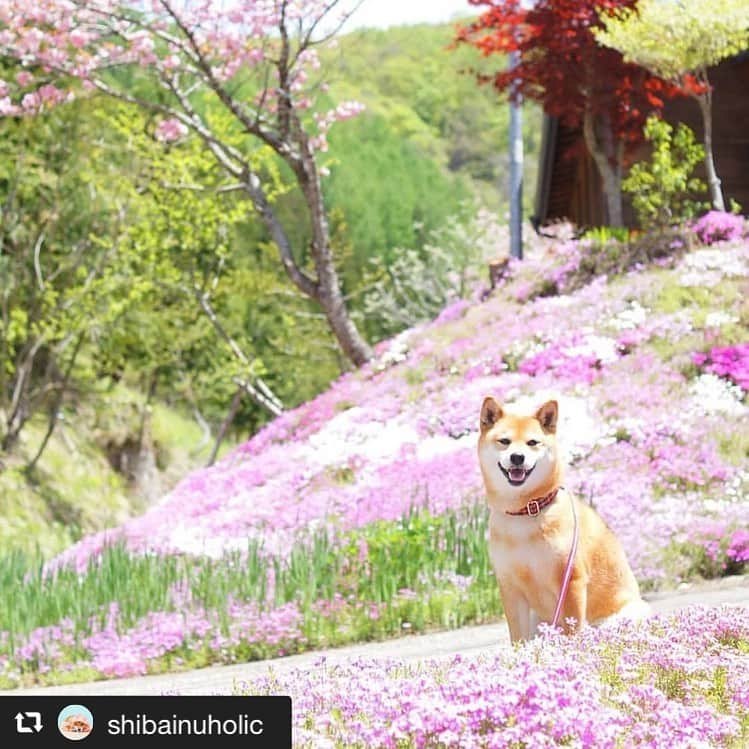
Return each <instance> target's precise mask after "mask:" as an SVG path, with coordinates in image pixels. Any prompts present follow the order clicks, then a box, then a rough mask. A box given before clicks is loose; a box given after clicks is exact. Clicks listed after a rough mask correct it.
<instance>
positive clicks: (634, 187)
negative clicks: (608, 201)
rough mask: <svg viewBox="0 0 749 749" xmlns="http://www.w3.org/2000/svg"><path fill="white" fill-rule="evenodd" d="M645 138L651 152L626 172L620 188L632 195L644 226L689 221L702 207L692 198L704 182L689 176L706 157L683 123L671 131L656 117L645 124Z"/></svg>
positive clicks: (662, 226)
mask: <svg viewBox="0 0 749 749" xmlns="http://www.w3.org/2000/svg"><path fill="white" fill-rule="evenodd" d="M645 138H646V140H647V141H648V142H649V143H650V145H651V148H652V153H651V155H650V159H649V160H647V161H642V162H638V163H637V164H635V165H634V166H633V167H632V168H631V169H630V171H629V175H628V176H627V178H626V179H625V180H624V182H623V183H622V188H623V189H624V191H625V192H628V193H629V194H630V195H631V196H632V205H633V207H634V209H635V213H636V214H637V218H638V220H639V222H640V225H641V226H643V227H647V226H655V227H657V228H665V227H667V226H670V225H671V224H673V223H674V222H675V221H682V220H684V219H688V218H692V217H693V216H694V214H695V213H696V211H697V210H698V209H699V208H700V207H701V206H700V204H699V203H697V202H695V201H694V200H693V196H694V195H696V194H698V193H700V192H701V191H704V189H705V183H704V182H703V181H702V180H700V179H697V178H695V177H693V176H692V173H693V171H694V168H695V166H696V165H697V164H698V163H699V162H700V161H702V160H703V159H704V158H705V149H704V148H703V147H702V146H701V145H700V144H699V143H697V142H696V141H695V139H694V133H693V132H692V131H691V130H690V129H689V128H688V127H687V126H686V125H684V124H683V123H681V124H679V125H678V126H677V128H676V132H674V128H673V127H671V125H669V124H668V123H667V122H664V121H663V120H659V119H658V118H657V117H650V118H649V119H648V121H647V123H646V125H645Z"/></svg>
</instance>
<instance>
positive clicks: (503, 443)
mask: <svg viewBox="0 0 749 749" xmlns="http://www.w3.org/2000/svg"><path fill="white" fill-rule="evenodd" d="M497 442H499V444H500V445H505V446H506V445H509V444H510V440H508V439H507V437H502V439H501V440H497Z"/></svg>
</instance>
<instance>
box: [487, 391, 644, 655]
mask: <svg viewBox="0 0 749 749" xmlns="http://www.w3.org/2000/svg"><path fill="white" fill-rule="evenodd" d="M557 416H558V405H557V403H556V401H548V402H547V403H545V404H544V405H543V406H541V408H539V409H538V410H537V411H536V412H535V413H534V414H531V415H528V414H522V413H515V412H512V411H510V410H508V409H507V408H505V407H503V406H501V405H500V404H499V403H498V402H497V401H496V400H495V399H494V398H492V397H487V398H485V399H484V403H483V405H482V408H481V420H480V427H481V434H480V436H479V444H478V452H479V464H480V466H481V473H482V475H483V477H484V485H485V487H486V494H487V502H488V504H489V510H490V516H489V554H490V557H491V560H492V565H493V567H494V572H495V575H496V577H497V582H498V583H499V589H500V593H501V595H502V601H503V604H504V608H505V615H506V617H507V624H508V626H509V629H510V638H511V639H512V641H513V642H518V641H521V640H527V639H529V638H530V637H532V636H533V635H534V634H535V627H536V624H537V622H539V621H540V622H547V623H550V622H551V621H552V619H553V616H554V609H555V607H556V604H557V598H558V596H559V591H560V589H561V586H562V579H563V576H564V571H565V567H566V564H567V556H568V554H569V550H570V547H571V545H572V540H573V529H574V520H573V515H572V507H571V506H570V501H572V502H574V503H575V508H576V510H577V516H578V523H579V526H578V527H579V544H578V550H577V555H576V557H575V564H574V567H573V573H572V579H571V582H570V587H569V590H568V593H567V597H566V599H565V605H564V608H563V609H562V616H561V619H562V621H561V622H560V623H561V624H563V626H564V627H565V630H566V631H570V627H569V626H568V625H567V624H566V623H565V622H564V620H565V619H567V618H570V617H571V618H574V619H575V620H576V624H575V628H578V627H581V626H584V625H585V624H597V623H599V622H602V621H603V620H605V619H607V618H609V617H616V616H617V615H622V616H625V615H626V616H635V617H637V618H639V617H640V616H642V615H643V614H645V613H646V612H647V604H645V603H644V602H643V601H642V599H641V598H640V591H639V588H638V585H637V580H636V579H635V577H634V575H633V574H632V570H631V569H630V567H629V564H628V562H627V559H626V556H625V554H624V550H623V549H622V546H621V544H620V543H619V540H618V539H617V538H616V536H615V535H614V534H613V533H612V532H611V530H609V528H608V527H607V526H606V524H605V523H604V522H603V520H602V519H601V518H600V516H599V515H598V514H597V513H596V512H595V511H594V510H593V509H592V508H591V507H589V506H588V505H586V504H583V503H582V502H580V501H579V500H578V499H577V498H575V497H574V496H572V495H571V493H570V492H568V491H567V490H566V489H564V488H562V489H560V491H559V493H558V494H557V498H556V500H555V501H554V502H553V503H552V504H550V505H549V506H548V507H547V508H545V509H544V510H542V511H541V513H540V514H539V515H538V516H536V517H529V516H527V515H520V516H513V515H508V514H507V511H518V510H520V509H522V508H523V507H524V506H525V505H526V504H527V503H528V502H529V501H530V500H532V499H537V498H540V497H543V496H545V495H546V494H548V493H549V492H551V491H553V490H554V489H556V488H558V487H562V486H563V473H564V471H563V465H562V460H561V459H560V456H559V450H558V447H557V439H556V426H557ZM501 440H504V442H505V443H507V444H504V443H502V442H501ZM508 440H509V442H507V441H508ZM529 442H530V443H531V444H529ZM533 442H536V443H537V444H533ZM512 455H514V456H515V458H514V460H515V461H519V459H520V457H522V458H523V463H522V466H523V467H516V465H515V464H514V463H513V459H512V457H511V456H512ZM531 466H532V468H530V470H529V471H528V472H527V473H526V474H525V476H524V477H523V478H520V479H517V478H516V474H517V472H518V471H519V472H520V475H522V474H523V471H524V470H525V469H527V468H529V467H531ZM503 469H504V470H503ZM508 472H509V473H508ZM511 479H512V480H511ZM513 481H515V483H513ZM518 482H522V483H518ZM602 501H605V499H602ZM625 608H626V611H625Z"/></svg>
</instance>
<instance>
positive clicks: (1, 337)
mask: <svg viewBox="0 0 749 749" xmlns="http://www.w3.org/2000/svg"><path fill="white" fill-rule="evenodd" d="M91 113H92V111H91V107H87V106H84V107H79V108H70V107H62V108H60V109H59V110H57V111H55V112H54V113H52V114H51V115H49V116H46V117H43V118H40V119H39V120H38V121H36V122H33V121H31V120H29V119H6V120H3V121H2V122H1V123H0V164H2V171H0V174H2V176H0V417H1V418H0V449H2V450H3V451H5V452H10V451H12V450H13V449H14V447H15V446H16V445H17V442H18V440H19V437H20V435H21V433H22V431H23V429H24V427H25V426H26V425H27V423H28V422H29V421H30V420H31V419H32V418H34V417H35V416H36V415H37V414H40V413H43V412H46V413H47V414H48V428H47V432H46V435H45V437H44V439H43V442H42V444H41V446H40V447H39V450H38V451H37V453H36V455H35V457H34V458H32V460H31V465H32V467H33V465H34V464H35V463H36V461H37V460H38V459H39V457H40V455H41V452H42V451H43V450H44V447H45V445H46V443H47V441H48V440H49V438H50V436H51V434H52V431H53V430H54V428H55V424H56V422H57V418H58V416H59V412H60V409H61V407H62V405H63V402H64V399H65V397H66V396H67V395H69V392H70V388H71V384H72V382H73V381H74V380H75V379H76V377H77V375H78V374H79V370H80V366H79V365H80V363H81V360H82V358H83V357H82V353H83V352H84V351H85V348H86V346H87V345H88V344H90V342H92V341H95V340H96V339H97V338H98V337H99V336H102V335H105V333H106V330H108V329H109V328H110V327H111V326H112V325H114V324H115V323H116V321H117V320H118V319H119V318H120V316H121V315H122V314H123V312H124V310H125V309H126V308H127V307H128V306H129V305H131V304H136V303H137V302H138V300H139V299H140V298H141V294H142V291H143V289H142V286H141V284H140V283H139V282H138V279H137V278H136V277H135V276H134V275H133V273H132V266H131V264H130V262H129V259H128V258H127V257H126V256H125V255H124V254H123V253H124V248H123V245H122V243H121V239H122V237H123V231H124V221H123V217H124V215H126V213H127V196H126V195H118V196H117V197H116V198H114V197H113V194H112V192H111V191H110V190H109V187H110V186H111V185H112V184H113V183H114V182H116V177H115V176H114V175H113V173H112V169H111V166H110V163H108V162H107V161H106V160H105V161H103V162H99V163H97V164H93V163H92V161H91V153H90V144H91V142H92V140H93V139H94V135H93V133H94V130H95V126H94V119H93V118H92V117H91Z"/></svg>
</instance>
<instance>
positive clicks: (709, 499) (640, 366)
mask: <svg viewBox="0 0 749 749" xmlns="http://www.w3.org/2000/svg"><path fill="white" fill-rule="evenodd" d="M719 218H720V217H718V219H719ZM718 219H716V217H715V216H712V217H710V218H709V219H706V220H705V221H703V222H702V223H701V224H700V225H699V226H698V227H697V229H696V231H695V232H694V233H692V234H689V236H687V237H685V238H684V239H683V240H682V239H673V240H670V246H669V247H667V248H666V251H665V252H660V253H655V254H653V255H652V256H650V257H649V258H648V262H650V263H651V264H649V265H648V266H645V265H642V264H640V265H635V266H633V267H631V268H630V269H629V270H628V271H627V272H625V273H622V274H620V275H616V276H613V275H612V276H611V277H606V276H605V275H596V273H597V271H595V268H596V267H598V266H597V265H596V264H597V263H600V262H601V261H602V258H603V259H608V260H607V262H608V261H610V260H612V258H613V260H617V258H618V255H617V253H621V252H624V251H625V248H624V247H623V246H621V245H617V244H616V243H613V244H601V243H597V242H595V241H592V240H572V239H569V240H559V241H554V242H549V243H547V244H545V245H543V246H538V247H536V248H533V250H532V251H531V252H529V257H528V259H526V260H524V261H523V262H522V263H518V264H511V265H510V267H509V268H508V271H507V273H506V275H505V279H504V281H503V282H502V283H501V284H500V286H499V288H498V289H497V290H495V292H494V293H493V294H492V295H491V296H489V297H488V298H487V299H485V300H484V301H478V300H476V301H475V302H473V303H469V302H467V301H464V300H461V301H456V302H455V303H454V304H452V305H451V306H449V307H448V308H446V309H445V310H444V311H443V312H442V313H441V314H440V315H439V317H438V318H437V319H436V320H434V321H432V322H430V323H428V324H424V325H420V326H418V327H415V328H412V329H410V330H407V331H406V332H404V333H402V334H401V335H399V336H398V337H397V338H395V339H394V340H391V341H388V342H386V343H384V344H382V345H380V346H379V349H378V358H377V360H376V361H374V362H373V363H371V364H369V365H367V366H366V367H364V368H363V369H361V370H359V371H356V372H354V373H351V374H347V375H345V376H343V377H341V378H340V379H339V380H337V381H336V382H335V383H333V385H332V386H331V387H330V389H329V390H328V391H326V392H325V393H323V394H322V395H320V396H319V397H317V398H316V399H314V400H313V401H311V402H309V403H306V404H304V405H302V406H301V407H299V408H297V409H296V410H294V411H291V412H287V413H284V414H283V415H282V416H281V417H279V418H277V419H276V420H275V421H274V422H272V423H271V424H270V425H269V426H267V427H266V428H264V429H263V430H262V431H261V432H259V433H258V434H256V435H255V436H253V437H252V438H251V439H250V440H249V441H248V442H247V443H246V444H244V445H243V446H241V447H240V448H238V449H237V450H235V451H234V452H233V453H232V454H230V455H229V456H227V457H226V458H225V459H224V460H222V461H221V462H220V463H219V464H217V465H216V466H214V467H212V468H207V469H204V470H200V471H196V472H194V473H192V474H191V475H189V476H187V477H186V478H185V479H184V480H183V481H182V483H181V484H179V485H178V486H177V487H176V488H175V489H174V491H172V492H171V494H169V495H168V496H166V497H164V498H163V500H162V501H161V502H159V503H158V504H157V505H155V506H154V507H152V508H151V509H150V510H149V511H148V512H146V513H145V514H144V515H142V516H141V517H138V518H135V519H132V520H130V521H128V522H126V523H125V524H124V525H122V526H121V527H119V528H116V529H113V530H111V531H107V532H105V533H99V534H96V535H93V536H89V537H87V538H84V539H83V540H82V541H81V542H79V543H78V544H76V545H75V546H73V547H72V548H70V549H69V550H67V551H66V552H65V553H64V554H62V555H61V556H60V557H58V558H57V559H56V560H54V562H53V563H52V564H51V565H48V567H47V571H46V573H45V574H38V575H37V574H36V573H32V572H29V571H25V572H24V571H22V570H20V568H19V570H20V571H19V570H17V571H14V572H13V573H12V574H8V575H6V578H7V579H8V580H12V579H25V581H26V582H25V584H24V586H23V588H21V589H19V590H17V591H15V590H14V591H11V592H10V593H9V595H13V596H15V598H16V600H17V601H18V606H17V607H15V608H14V610H12V611H7V612H5V613H3V614H0V669H1V670H0V678H2V679H4V680H6V681H8V682H9V683H18V682H33V681H35V680H41V681H55V680H59V679H60V678H62V677H61V674H62V673H65V674H66V676H65V678H68V679H69V678H72V676H73V675H75V676H77V677H81V676H83V675H85V676H89V677H98V678H101V677H103V676H113V675H129V674H135V673H146V672H148V671H155V670H163V669H173V668H180V667H188V666H195V665H203V664H205V663H210V662H217V661H218V662H227V661H234V660H238V659H240V660H241V659H246V658H256V657H262V656H269V655H278V654H283V653H288V652H292V651H295V650H301V649H305V648H309V647H314V646H325V645H330V644H336V643H340V642H345V641H350V640H354V639H369V638H379V637H385V636H391V635H393V634H396V633H398V632H399V631H402V630H403V629H406V630H418V629H425V628H427V627H430V626H443V627H448V626H456V625H459V624H462V623H465V622H471V621H473V622H476V621H483V620H487V619H490V618H494V617H496V616H497V615H498V614H499V613H501V607H500V603H499V600H498V596H497V592H496V584H495V583H494V581H493V578H492V574H491V570H490V567H489V564H488V559H487V556H486V549H485V535H484V534H485V529H486V525H485V524H486V518H485V513H484V509H483V497H482V488H481V479H480V474H479V470H478V466H477V461H476V457H475V443H476V438H477V426H478V410H479V406H480V404H481V401H482V398H483V396H484V395H486V394H488V393H493V394H495V395H496V396H497V397H499V398H500V399H502V400H506V401H511V400H512V401H514V400H518V399H527V400H529V401H531V402H537V403H538V402H541V401H542V400H543V399H546V398H548V397H549V396H554V397H557V398H558V399H559V401H560V409H561V413H560V427H559V433H560V437H561V439H562V441H563V443H564V446H565V448H566V453H567V456H568V459H569V463H570V467H569V470H568V476H567V479H566V485H567V486H568V487H570V488H571V489H573V490H574V491H576V492H577V493H578V494H579V495H580V496H581V497H582V498H584V499H585V500H587V501H589V502H591V503H592V504H593V505H594V506H595V507H596V509H597V510H598V511H599V512H600V514H601V515H602V516H603V517H604V519H605V520H606V522H607V523H608V524H609V525H610V526H611V527H612V529H613V530H614V531H615V532H616V533H617V534H618V536H619V537H620V538H621V540H622V542H623V545H624V547H625V549H626V551H627V554H628V557H629V559H630V561H631V564H632V566H633V569H634V570H635V573H636V575H637V576H638V578H639V580H640V582H641V584H642V585H643V586H644V587H645V588H652V587H656V586H663V585H667V584H672V583H674V582H675V581H677V580H679V579H684V578H688V577H691V576H694V575H704V576H716V575H722V574H726V573H730V572H738V571H741V570H742V569H743V567H744V565H745V563H746V562H747V561H748V560H749V533H747V531H746V528H747V527H749V503H747V502H746V501H745V499H746V492H747V487H748V486H749V473H748V472H747V470H746V457H747V451H748V450H749V430H747V428H746V427H747V415H748V413H749V410H748V409H747V405H746V392H747V387H748V386H749V382H748V380H749V376H748V373H749V338H748V337H747V321H748V319H749V309H747V307H746V302H745V299H746V279H747V276H748V273H747V271H749V242H748V241H747V238H746V235H747V227H746V224H745V223H744V221H743V220H741V219H735V217H731V218H724V219H721V220H722V221H723V223H721V220H718ZM708 220H710V221H713V222H714V223H715V222H717V226H718V229H715V230H713V229H711V230H710V232H707V230H705V231H702V230H704V229H705V227H706V226H707V225H708V224H707V222H708ZM737 221H738V223H736V222H737ZM731 222H733V223H731ZM724 224H725V225H730V227H731V228H730V232H729V233H726V232H724V233H721V231H720V227H721V226H723V225H724ZM713 228H714V227H713ZM727 231H728V230H727ZM705 242H707V243H710V244H705ZM654 258H655V260H654ZM653 261H654V262H653ZM612 262H613V261H612ZM617 262H618V261H617ZM613 264H614V265H616V263H613ZM591 269H593V270H591ZM594 271H595V272H594ZM742 305H743V306H742ZM145 552H148V553H145ZM71 601H73V602H74V603H71ZM3 630H5V634H3V633H2V631H3Z"/></svg>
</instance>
